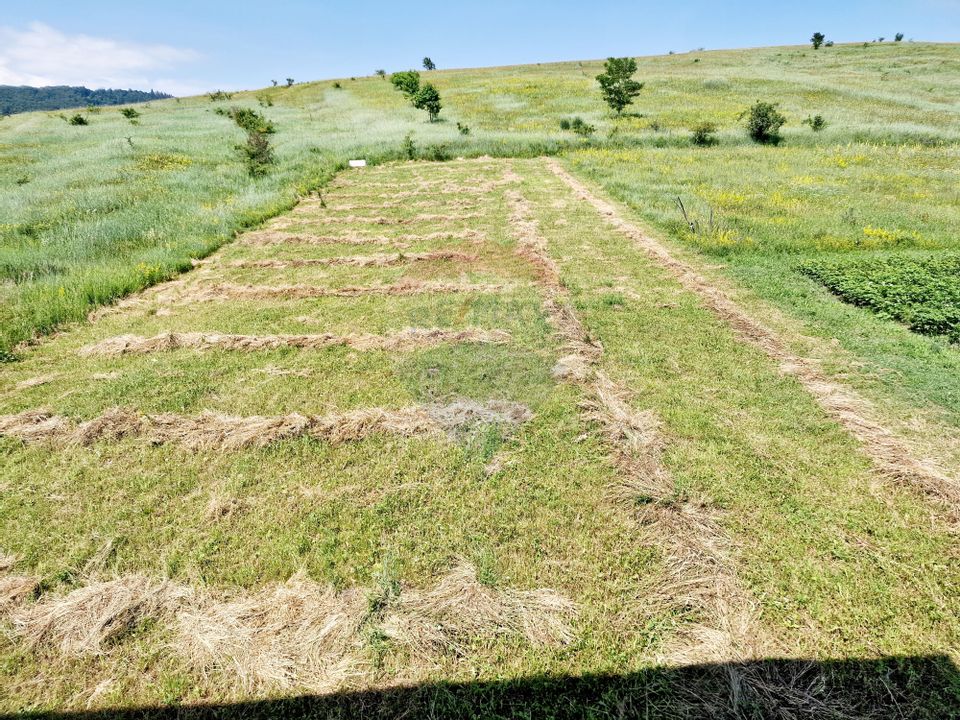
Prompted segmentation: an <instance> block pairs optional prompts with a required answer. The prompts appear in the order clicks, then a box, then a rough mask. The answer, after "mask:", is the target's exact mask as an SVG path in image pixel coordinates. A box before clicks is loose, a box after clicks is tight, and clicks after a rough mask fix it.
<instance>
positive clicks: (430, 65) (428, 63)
mask: <svg viewBox="0 0 960 720" xmlns="http://www.w3.org/2000/svg"><path fill="white" fill-rule="evenodd" d="M423 69H424V70H436V69H437V66H436V64H435V63H434V62H433V60H431V59H430V58H428V57H425V58H424V59H423Z"/></svg>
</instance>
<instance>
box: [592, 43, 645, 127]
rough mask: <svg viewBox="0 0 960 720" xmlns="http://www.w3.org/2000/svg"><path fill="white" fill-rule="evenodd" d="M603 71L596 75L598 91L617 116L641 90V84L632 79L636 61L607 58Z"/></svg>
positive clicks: (635, 70) (626, 58) (635, 69)
mask: <svg viewBox="0 0 960 720" xmlns="http://www.w3.org/2000/svg"><path fill="white" fill-rule="evenodd" d="M603 69H604V72H602V73H601V74H600V75H597V82H598V83H600V91H601V92H602V93H603V99H604V100H605V101H606V103H607V105H609V106H610V109H611V110H615V111H616V113H617V115H619V114H620V113H622V112H623V109H624V108H625V107H626V106H627V105H630V104H632V103H633V99H634V98H635V97H636V96H637V95H639V94H640V91H641V90H642V89H643V83H641V82H637V81H636V80H634V79H633V75H634V73H636V72H637V61H636V60H634V59H633V58H629V57H625V58H608V59H607V62H606V63H604V66H603Z"/></svg>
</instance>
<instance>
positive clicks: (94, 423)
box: [0, 400, 532, 450]
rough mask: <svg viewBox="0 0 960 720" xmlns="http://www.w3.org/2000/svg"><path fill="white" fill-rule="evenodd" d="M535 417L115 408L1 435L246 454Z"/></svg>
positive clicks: (506, 411)
mask: <svg viewBox="0 0 960 720" xmlns="http://www.w3.org/2000/svg"><path fill="white" fill-rule="evenodd" d="M530 417H532V414H531V413H530V411H529V409H528V408H527V407H526V406H524V405H521V404H519V403H511V402H506V401H496V400H494V401H488V402H486V403H478V402H474V401H469V400H466V401H457V402H454V403H450V404H446V405H442V404H437V405H426V406H413V407H408V408H401V409H399V410H387V409H384V408H363V409H359V410H353V411H350V412H345V413H334V414H329V415H301V414H299V413H291V414H289V415H279V416H270V417H264V416H259V415H254V416H248V417H237V416H233V415H225V414H222V413H216V412H211V411H206V412H203V413H201V414H200V415H196V416H185V415H177V414H174V413H161V414H156V415H143V414H140V413H138V412H136V411H134V410H130V409H125V408H113V409H111V410H108V411H106V412H105V413H103V414H102V415H100V416H99V417H97V418H94V419H92V420H88V421H86V422H83V423H80V424H79V425H76V424H74V423H72V422H70V421H69V420H67V419H66V418H63V417H60V416H57V415H52V414H50V413H47V412H43V411H27V412H24V413H20V414H18V415H4V416H0V435H6V436H9V437H15V438H18V439H20V440H23V441H24V442H43V441H46V442H60V443H74V444H80V445H89V444H92V443H94V442H97V441H101V440H108V441H116V440H119V439H121V438H124V437H144V438H146V439H147V440H148V441H149V442H150V443H152V444H155V445H161V444H165V443H174V444H178V445H181V446H183V447H185V448H187V449H190V450H238V449H242V448H250V447H264V446H266V445H269V444H271V443H275V442H279V441H281V440H287V439H292V438H297V437H312V438H315V439H317V440H323V441H326V442H329V443H331V444H334V445H336V444H340V443H344V442H353V441H358V440H363V439H365V438H367V437H369V436H371V435H375V434H387V435H398V436H401V437H411V436H414V435H431V434H439V433H443V432H446V433H448V434H456V433H458V432H460V431H462V430H463V429H464V428H466V427H469V426H470V425H472V424H478V423H502V424H508V425H516V424H518V423H521V422H525V421H526V420H528V419H529V418H530Z"/></svg>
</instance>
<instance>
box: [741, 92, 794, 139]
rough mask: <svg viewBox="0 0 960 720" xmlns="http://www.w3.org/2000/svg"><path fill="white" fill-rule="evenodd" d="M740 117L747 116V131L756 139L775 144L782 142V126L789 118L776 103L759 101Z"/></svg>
mask: <svg viewBox="0 0 960 720" xmlns="http://www.w3.org/2000/svg"><path fill="white" fill-rule="evenodd" d="M740 117H741V118H743V117H746V118H747V132H748V133H750V137H751V138H753V139H754V141H756V142H758V143H769V144H773V145H776V144H777V143H778V142H780V128H781V127H783V124H784V123H785V122H786V121H787V119H786V118H785V117H784V116H783V115H781V114H780V112H779V111H778V110H777V105H776V104H774V103H768V102H761V101H758V102H756V103H755V104H754V105H753V106H752V107H751V108H750V109H749V110H747V111H745V112H744V113H743V114H741V115H740Z"/></svg>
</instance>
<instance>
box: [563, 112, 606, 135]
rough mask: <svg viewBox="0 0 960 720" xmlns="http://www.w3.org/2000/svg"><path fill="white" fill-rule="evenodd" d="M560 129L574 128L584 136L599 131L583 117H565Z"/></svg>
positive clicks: (573, 129)
mask: <svg viewBox="0 0 960 720" xmlns="http://www.w3.org/2000/svg"><path fill="white" fill-rule="evenodd" d="M560 129H561V130H572V131H573V132H575V133H576V134H577V135H582V136H583V137H589V136H590V135H593V134H594V133H595V132H596V131H597V129H596V128H595V127H594V126H593V125H591V124H589V123H588V122H586V121H584V119H583V118H582V117H573V118H563V119H562V120H561V121H560Z"/></svg>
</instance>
